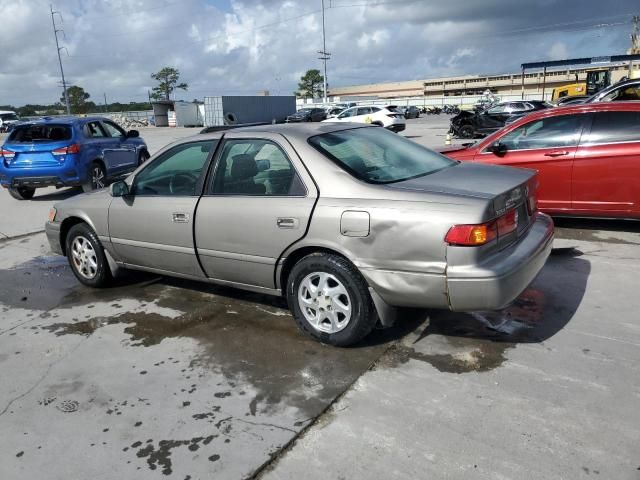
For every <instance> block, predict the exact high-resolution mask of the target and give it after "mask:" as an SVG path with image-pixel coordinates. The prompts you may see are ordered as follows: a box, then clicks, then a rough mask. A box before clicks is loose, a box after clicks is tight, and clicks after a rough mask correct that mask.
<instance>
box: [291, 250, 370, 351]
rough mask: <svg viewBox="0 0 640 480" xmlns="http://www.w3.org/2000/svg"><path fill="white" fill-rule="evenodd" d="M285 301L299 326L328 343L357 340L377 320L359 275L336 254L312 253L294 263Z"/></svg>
mask: <svg viewBox="0 0 640 480" xmlns="http://www.w3.org/2000/svg"><path fill="white" fill-rule="evenodd" d="M287 301H288V303H289V308H290V309H291V311H292V313H293V317H294V318H295V320H296V323H297V324H298V326H299V327H300V329H301V330H302V331H303V332H305V333H306V334H307V335H309V336H311V337H313V338H315V339H316V340H320V341H321V342H323V343H328V344H331V345H336V346H340V347H346V346H348V345H352V344H354V343H356V342H358V341H359V340H361V339H362V338H364V337H365V336H366V335H368V334H369V332H371V330H372V329H373V327H374V326H375V324H376V321H377V316H376V311H375V308H374V306H373V302H372V300H371V296H370V295H369V290H368V288H367V284H366V282H365V280H364V279H363V278H362V275H360V272H358V270H357V269H356V268H355V267H354V266H353V265H352V264H351V263H350V262H349V261H347V260H346V259H344V258H342V257H339V256H337V255H331V254H326V253H314V254H311V255H308V256H306V257H304V258H303V259H302V260H300V261H299V262H298V263H296V264H295V266H294V267H293V269H292V270H291V273H290V274H289V278H288V279H287Z"/></svg>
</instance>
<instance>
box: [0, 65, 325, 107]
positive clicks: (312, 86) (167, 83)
mask: <svg viewBox="0 0 640 480" xmlns="http://www.w3.org/2000/svg"><path fill="white" fill-rule="evenodd" d="M151 78H152V79H153V80H155V81H156V82H157V85H156V86H154V87H153V88H152V90H151V92H150V93H149V99H150V100H156V101H158V100H167V101H168V100H170V99H171V96H172V94H173V93H174V92H175V91H176V90H184V91H187V90H188V88H189V85H188V84H187V83H185V82H180V71H179V70H178V69H177V68H174V67H164V68H162V69H160V70H159V71H157V72H155V73H152V74H151ZM323 82H324V77H323V76H322V74H321V73H320V70H317V69H311V70H307V72H306V73H305V74H304V75H302V76H301V77H300V82H299V83H298V91H296V92H294V95H295V96H297V97H304V98H306V97H311V98H320V97H322V96H323ZM67 96H68V97H69V106H70V108H71V113H73V114H83V113H99V112H127V111H134V110H148V109H150V108H151V104H150V102H149V101H147V102H129V103H120V102H112V103H107V104H106V105H105V104H104V103H100V102H98V103H96V102H94V101H93V100H91V95H90V94H89V92H87V91H85V89H84V88H83V87H81V86H79V85H71V86H69V87H67ZM0 110H12V111H14V112H16V113H17V114H18V115H19V116H21V117H28V116H35V115H56V114H59V113H63V112H65V111H66V108H65V98H64V93H63V94H62V96H61V97H60V100H59V101H58V102H55V103H51V104H28V105H23V106H21V107H14V106H12V105H0Z"/></svg>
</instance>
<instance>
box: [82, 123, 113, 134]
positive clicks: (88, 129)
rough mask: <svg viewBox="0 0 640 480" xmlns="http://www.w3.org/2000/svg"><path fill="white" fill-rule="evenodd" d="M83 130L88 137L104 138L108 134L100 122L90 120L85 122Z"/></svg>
mask: <svg viewBox="0 0 640 480" xmlns="http://www.w3.org/2000/svg"><path fill="white" fill-rule="evenodd" d="M82 130H83V131H84V136H85V137H87V138H104V137H107V136H108V135H107V133H106V132H105V131H104V129H103V128H102V125H100V122H89V123H87V124H85V126H84V128H83V129H82Z"/></svg>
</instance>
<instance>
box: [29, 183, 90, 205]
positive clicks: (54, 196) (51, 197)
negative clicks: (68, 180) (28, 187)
mask: <svg viewBox="0 0 640 480" xmlns="http://www.w3.org/2000/svg"><path fill="white" fill-rule="evenodd" d="M79 193H82V189H81V188H80V187H71V188H61V189H60V190H56V191H55V192H51V193H45V194H44V195H38V192H37V191H36V194H35V195H34V196H33V198H32V199H31V201H32V202H51V201H61V200H65V199H67V198H70V197H73V196H75V195H78V194H79Z"/></svg>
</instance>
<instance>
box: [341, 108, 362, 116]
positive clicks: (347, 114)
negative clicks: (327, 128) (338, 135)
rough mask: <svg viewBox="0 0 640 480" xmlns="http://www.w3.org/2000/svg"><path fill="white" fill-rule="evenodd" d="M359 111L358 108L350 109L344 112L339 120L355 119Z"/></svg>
mask: <svg viewBox="0 0 640 480" xmlns="http://www.w3.org/2000/svg"><path fill="white" fill-rule="evenodd" d="M357 110H358V109H357V108H349V109H347V110H345V111H344V112H342V113H341V114H340V115H338V118H347V117H355V116H356V111H357Z"/></svg>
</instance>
